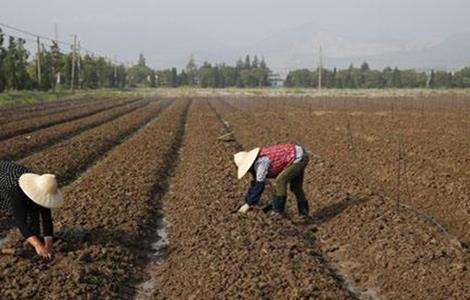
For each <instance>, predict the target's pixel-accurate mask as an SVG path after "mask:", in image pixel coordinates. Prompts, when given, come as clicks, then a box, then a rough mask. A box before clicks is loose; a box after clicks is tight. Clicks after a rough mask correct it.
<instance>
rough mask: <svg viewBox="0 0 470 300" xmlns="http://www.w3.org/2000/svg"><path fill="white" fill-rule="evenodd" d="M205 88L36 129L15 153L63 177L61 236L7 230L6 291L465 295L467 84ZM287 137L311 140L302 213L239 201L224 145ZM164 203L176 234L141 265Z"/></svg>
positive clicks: (36, 294)
mask: <svg viewBox="0 0 470 300" xmlns="http://www.w3.org/2000/svg"><path fill="white" fill-rule="evenodd" d="M207 101H208V100H207V99H194V100H193V101H192V105H191V108H190V110H189V113H188V110H187V108H188V104H189V101H187V100H178V101H176V102H175V101H173V102H175V103H173V104H171V105H170V106H169V107H168V108H166V107H167V105H168V104H169V103H170V100H162V101H159V102H151V103H150V104H149V105H147V106H145V107H139V108H137V106H138V105H141V104H142V103H143V102H135V103H134V104H130V105H126V106H120V107H116V108H113V109H111V108H110V107H108V108H103V111H102V112H100V113H97V111H95V114H94V115H90V116H89V117H87V118H84V117H83V115H82V117H81V118H80V119H77V120H75V121H71V122H70V119H73V117H72V113H70V115H67V117H69V119H66V118H65V117H64V119H62V121H60V122H59V123H62V122H65V123H64V124H61V125H57V126H51V127H48V128H47V129H43V130H40V131H37V132H36V133H38V135H37V136H35V137H34V141H35V143H38V145H39V144H41V145H42V146H40V147H45V149H43V150H42V151H39V152H36V153H35V154H33V155H31V156H29V157H27V158H25V159H24V160H22V162H23V163H25V164H27V165H29V166H31V167H33V170H35V171H38V172H42V171H50V172H55V173H58V174H59V175H60V178H61V182H62V183H71V184H70V185H68V186H67V187H66V188H65V195H66V200H67V201H66V205H65V207H64V209H62V210H60V211H57V212H54V215H55V225H56V228H57V236H58V237H59V238H60V240H59V241H58V242H57V245H56V251H57V253H56V255H55V258H54V259H53V261H51V262H45V261H43V260H41V259H39V258H38V257H37V256H36V255H35V253H33V250H32V249H31V247H29V246H25V245H23V243H22V240H21V239H20V238H19V237H16V236H15V235H14V234H13V233H12V234H10V235H9V238H10V244H9V245H8V246H13V247H15V248H16V250H17V251H16V254H15V255H3V256H0V291H1V294H2V299H15V298H36V299H45V298H47V299H49V298H51V299H70V298H81V299H115V298H118V299H131V298H133V297H135V296H136V293H137V286H138V284H139V283H140V282H142V281H143V280H146V279H148V278H150V277H152V278H154V279H155V286H154V292H153V295H152V296H151V298H152V299H153V298H156V299H226V298H230V299H232V298H240V299H348V298H361V299H373V298H380V299H470V297H469V296H468V295H470V285H469V282H470V272H469V267H470V254H469V250H468V244H469V241H470V235H469V232H470V230H469V229H470V227H469V226H470V223H469V222H470V210H469V205H470V204H469V199H468V195H469V194H470V190H469V187H470V173H469V172H468V170H469V169H470V159H469V156H468V148H469V146H470V138H469V137H470V134H469V133H470V119H469V117H468V116H469V115H470V114H469V113H470V106H469V101H468V99H467V98H460V97H459V98H456V97H454V98H444V99H441V98H437V97H430V98H402V97H395V98H385V99H373V98H364V99H361V98H355V99H351V98H338V99H333V100H332V99H321V98H316V99H310V98H295V99H293V98H292V99H291V98H261V97H260V98H257V97H254V98H236V99H232V98H224V99H210V100H209V104H208V102H207ZM104 103H105V102H102V101H98V102H96V103H95V104H94V105H95V106H94V108H91V107H90V108H89V110H88V112H89V111H91V110H93V109H97V107H100V105H101V107H104V106H105V104H104ZM109 103H117V102H111V101H110V102H109ZM123 103H124V102H123ZM129 107H133V108H132V109H131V110H129V111H127V112H126V108H127V109H128V108H129ZM135 108H137V109H135ZM50 109H51V110H52V109H53V108H52V106H51V108H50ZM56 109H58V108H56ZM0 111H1V110H0ZM68 111H69V112H72V111H74V109H71V110H68ZM76 111H77V112H78V109H77V110H76ZM117 111H120V112H121V113H123V115H122V116H120V117H117V115H118V114H119V113H117ZM24 112H25V113H30V112H31V111H29V112H28V110H27V109H26V108H24ZM114 114H116V115H114ZM111 115H114V116H116V117H117V118H116V117H111ZM52 116H54V114H52ZM98 116H101V117H103V118H104V119H105V118H109V119H107V121H104V119H103V121H102V123H101V124H100V123H95V122H99V121H98V120H97V119H98V118H99V117H98ZM157 116H158V117H157ZM186 118H187V123H186ZM39 119H40V118H38V120H39ZM57 120H58V119H56V121H57ZM41 122H45V121H44V119H43V121H41ZM11 124H13V123H10V125H8V123H7V124H6V126H12V125H11ZM18 124H19V123H18ZM25 124H26V123H25ZM92 124H94V125H92ZM144 124H147V126H143V125H144ZM185 124H186V125H187V129H186V133H185V134H184V140H183V146H184V147H183V148H180V146H181V140H182V137H183V133H184V131H185V129H184V128H185V126H184V125H185ZM25 126H26V125H25ZM47 126H49V125H47ZM87 126H90V127H87ZM25 128H26V127H25ZM80 128H81V129H80ZM28 130H29V129H28ZM56 130H57V131H56ZM80 130H84V131H83V132H82V133H80V134H78V132H79V131H80ZM232 130H233V132H234V138H233V139H230V138H229V139H227V140H226V141H222V140H218V139H217V137H219V136H222V135H224V134H226V133H227V132H228V131H232ZM74 132H75V136H73V137H70V138H69V139H65V140H63V141H62V142H58V143H56V144H54V143H55V142H56V141H58V140H57V139H59V138H60V139H63V138H65V136H66V135H69V134H70V135H73V134H74ZM20 140H21V137H20V136H19V137H18V138H17V139H12V140H11V141H18V143H19V144H18V145H20V146H18V148H17V149H19V150H17V151H23V150H22V149H30V150H24V151H31V149H35V148H28V147H29V146H26V144H22V143H20V142H19V141H20ZM399 141H401V142H400V149H401V155H400V156H399V155H398V154H399V151H398V144H399ZM282 142H297V143H302V144H304V145H305V146H306V147H307V148H309V149H311V150H313V151H314V152H315V153H316V154H317V155H319V157H315V158H313V159H312V160H311V163H310V165H309V167H308V169H307V173H306V177H305V189H306V192H307V194H308V197H309V200H310V206H311V215H312V218H311V219H310V220H302V219H300V218H298V217H297V212H296V207H295V204H294V203H295V201H292V200H293V198H292V195H289V200H288V207H287V209H288V212H287V217H285V218H275V217H272V216H270V215H267V214H265V213H263V212H261V211H252V212H250V213H249V214H248V215H246V216H241V215H239V214H238V213H237V209H238V207H239V206H240V205H241V204H242V200H243V197H244V194H245V192H246V189H247V186H248V180H249V178H245V179H244V180H242V181H238V180H236V178H235V166H234V165H233V163H232V155H233V154H234V153H235V152H236V151H238V150H240V149H242V148H244V149H250V148H252V147H255V146H263V145H269V144H274V143H282ZM4 145H5V143H0V153H2V151H4V153H14V150H7V147H5V148H4ZM24 147H25V148H24ZM12 149H13V148H12ZM8 151H10V152H8ZM178 151H181V160H180V161H178V160H177V159H176V158H177V154H178ZM399 157H400V158H399ZM398 162H400V170H401V172H400V184H399V185H398V181H397V174H398V172H397V170H398ZM87 169H88V171H87V172H84V171H85V170H87ZM173 169H174V171H175V172H173V171H172V170H173ZM77 176H80V178H78V179H77ZM167 183H168V184H169V185H168V186H166V185H167ZM397 186H398V187H397ZM270 193H272V187H271V186H268V188H267V190H266V192H265V195H264V196H263V198H262V203H263V204H264V203H268V202H269V201H270ZM397 200H399V202H397ZM162 203H163V209H164V213H165V215H166V218H167V219H168V221H169V224H170V225H169V241H170V244H169V246H168V248H167V249H166V251H165V256H164V260H163V262H162V264H161V265H157V266H154V267H153V268H150V269H149V267H148V266H149V265H153V264H150V261H149V257H150V256H149V254H150V253H151V252H152V249H151V242H152V241H153V240H154V239H155V237H154V236H152V235H153V234H155V227H156V226H157V220H158V218H160V217H161V213H160V212H159V208H160V206H161V204H162ZM397 204H398V206H397ZM397 207H398V209H397ZM4 221H5V222H4ZM7 221H8V216H7V215H6V214H3V213H2V214H0V232H1V233H4V232H5V231H4V230H5V229H6V228H7V227H6V225H9V224H7ZM10 226H11V225H10Z"/></svg>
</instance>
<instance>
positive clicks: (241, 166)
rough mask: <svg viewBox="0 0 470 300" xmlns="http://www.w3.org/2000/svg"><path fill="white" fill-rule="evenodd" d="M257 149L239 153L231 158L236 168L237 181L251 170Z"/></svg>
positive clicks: (256, 155)
mask: <svg viewBox="0 0 470 300" xmlns="http://www.w3.org/2000/svg"><path fill="white" fill-rule="evenodd" d="M258 153H259V148H255V149H253V150H251V151H241V152H238V153H236V154H235V155H234V156H233V160H234V161H235V164H236V165H237V167H238V179H241V178H242V177H243V176H245V174H246V172H248V170H249V169H250V168H251V166H252V165H253V163H254V162H255V160H256V157H258Z"/></svg>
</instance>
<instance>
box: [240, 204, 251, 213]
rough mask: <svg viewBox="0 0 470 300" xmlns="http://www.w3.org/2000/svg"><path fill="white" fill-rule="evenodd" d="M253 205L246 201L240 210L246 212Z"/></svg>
mask: <svg viewBox="0 0 470 300" xmlns="http://www.w3.org/2000/svg"><path fill="white" fill-rule="evenodd" d="M250 208H251V206H250V205H249V204H248V203H245V204H243V205H242V207H240V209H239V210H238V212H239V213H242V214H246V213H247V212H248V211H249V210H250Z"/></svg>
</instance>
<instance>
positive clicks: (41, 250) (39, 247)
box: [34, 243, 52, 260]
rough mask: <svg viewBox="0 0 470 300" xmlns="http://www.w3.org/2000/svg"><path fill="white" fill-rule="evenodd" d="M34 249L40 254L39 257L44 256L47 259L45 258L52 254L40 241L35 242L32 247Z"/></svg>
mask: <svg viewBox="0 0 470 300" xmlns="http://www.w3.org/2000/svg"><path fill="white" fill-rule="evenodd" d="M34 249H35V250H36V253H37V254H38V255H39V256H41V257H43V258H45V259H47V260H50V259H51V258H52V255H51V254H50V253H49V251H47V249H46V247H45V246H44V245H43V244H42V243H40V244H37V245H36V246H35V247H34Z"/></svg>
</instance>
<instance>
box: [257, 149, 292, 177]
mask: <svg viewBox="0 0 470 300" xmlns="http://www.w3.org/2000/svg"><path fill="white" fill-rule="evenodd" d="M295 155H296V151H295V144H280V145H273V146H269V147H266V148H261V150H260V152H259V156H258V157H263V156H267V157H268V158H269V160H270V162H271V164H270V165H269V169H268V175H267V177H268V178H275V177H276V176H277V175H279V173H281V172H282V170H284V169H285V168H287V167H288V166H290V165H291V164H292V163H293V162H294V160H295Z"/></svg>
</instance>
